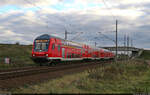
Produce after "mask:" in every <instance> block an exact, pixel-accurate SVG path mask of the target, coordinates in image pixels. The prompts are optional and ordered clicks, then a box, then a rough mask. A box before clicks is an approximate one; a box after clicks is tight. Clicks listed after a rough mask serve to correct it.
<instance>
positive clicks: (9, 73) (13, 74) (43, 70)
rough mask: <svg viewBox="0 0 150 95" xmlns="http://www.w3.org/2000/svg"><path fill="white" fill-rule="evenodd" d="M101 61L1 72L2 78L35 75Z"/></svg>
mask: <svg viewBox="0 0 150 95" xmlns="http://www.w3.org/2000/svg"><path fill="white" fill-rule="evenodd" d="M98 63H100V62H86V64H85V63H77V64H69V65H60V66H59V65H56V66H52V67H48V66H42V67H28V68H20V69H14V70H11V69H10V70H8V71H6V70H5V71H1V72H0V80H5V79H10V78H15V77H21V76H27V75H33V74H38V73H46V72H54V71H60V70H64V69H71V68H77V67H81V66H90V65H96V64H98Z"/></svg>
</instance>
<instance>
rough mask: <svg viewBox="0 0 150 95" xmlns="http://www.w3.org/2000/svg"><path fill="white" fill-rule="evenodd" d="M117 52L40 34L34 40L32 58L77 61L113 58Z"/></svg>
mask: <svg viewBox="0 0 150 95" xmlns="http://www.w3.org/2000/svg"><path fill="white" fill-rule="evenodd" d="M114 57H115V54H114V53H113V52H111V51H109V50H106V49H103V48H96V47H92V46H89V45H86V44H81V43H76V42H72V41H68V40H64V39H61V38H59V37H55V36H52V35H49V34H43V35H40V36H38V37H37V38H36V39H35V40H34V42H33V48H32V58H33V59H34V60H46V61H54V60H55V61H75V60H89V59H90V60H101V59H103V60H104V59H105V60H106V59H113V58H114Z"/></svg>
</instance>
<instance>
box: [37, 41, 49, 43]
mask: <svg viewBox="0 0 150 95" xmlns="http://www.w3.org/2000/svg"><path fill="white" fill-rule="evenodd" d="M35 42H36V43H41V42H48V40H36V41H35Z"/></svg>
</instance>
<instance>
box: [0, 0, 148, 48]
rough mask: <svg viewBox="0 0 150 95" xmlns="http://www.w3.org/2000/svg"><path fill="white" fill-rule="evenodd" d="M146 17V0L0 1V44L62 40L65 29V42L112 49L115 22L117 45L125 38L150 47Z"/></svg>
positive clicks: (138, 44) (134, 43)
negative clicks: (50, 37)
mask: <svg viewBox="0 0 150 95" xmlns="http://www.w3.org/2000/svg"><path fill="white" fill-rule="evenodd" d="M149 14H150V0H1V1H0V43H16V42H20V43H21V44H32V42H33V40H34V39H35V38H36V37H37V36H39V35H41V34H51V35H55V36H58V37H61V38H64V32H65V29H66V30H67V31H68V32H69V34H68V40H73V41H76V42H81V43H86V44H91V45H94V42H97V45H98V46H102V47H103V46H112V45H114V42H113V41H112V40H115V32H114V31H115V20H116V19H117V20H118V37H119V38H118V39H119V41H118V42H119V45H123V43H124V35H129V36H130V38H132V40H133V46H135V47H139V48H150V34H149V33H150V15H149ZM98 32H101V33H102V34H100V33H98ZM104 35H107V37H109V38H110V39H112V40H110V39H108V38H106V37H105V36H104Z"/></svg>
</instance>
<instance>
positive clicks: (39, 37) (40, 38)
mask: <svg viewBox="0 0 150 95" xmlns="http://www.w3.org/2000/svg"><path fill="white" fill-rule="evenodd" d="M50 38H57V39H60V40H63V41H67V42H70V43H74V44H76V45H77V44H78V45H80V46H81V45H82V46H83V45H86V44H82V43H77V42H73V41H69V40H64V39H62V38H59V37H56V36H52V35H49V34H43V35H40V36H38V37H37V38H36V39H35V40H43V39H46V40H49V39H50ZM86 46H89V47H91V48H94V49H96V50H98V49H103V50H104V51H109V50H107V49H104V48H98V47H96V48H95V47H94V46H90V45H86Z"/></svg>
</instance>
